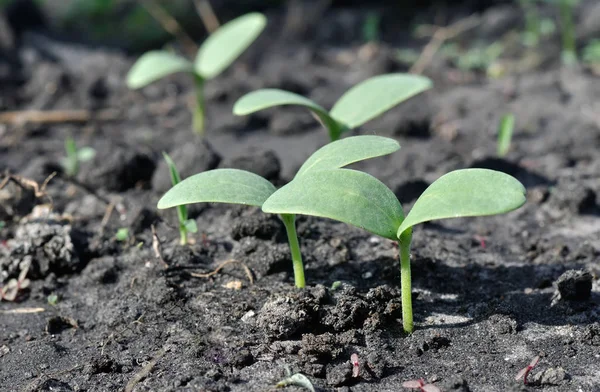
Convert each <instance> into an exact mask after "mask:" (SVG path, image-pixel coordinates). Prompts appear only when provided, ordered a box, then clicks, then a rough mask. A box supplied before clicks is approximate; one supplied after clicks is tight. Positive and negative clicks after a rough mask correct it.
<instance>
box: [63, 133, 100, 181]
mask: <svg viewBox="0 0 600 392" xmlns="http://www.w3.org/2000/svg"><path fill="white" fill-rule="evenodd" d="M65 153H66V156H65V157H64V158H63V159H62V160H61V166H62V167H63V170H64V172H65V174H66V175H67V176H68V177H75V176H76V175H77V173H79V164H80V163H81V162H87V161H90V160H92V159H93V158H94V156H96V150H94V149H93V148H91V147H82V148H79V149H78V148H77V144H76V143H75V139H73V138H72V137H71V136H69V137H67V138H66V139H65Z"/></svg>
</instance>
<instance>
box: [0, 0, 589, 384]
mask: <svg viewBox="0 0 600 392" xmlns="http://www.w3.org/2000/svg"><path fill="white" fill-rule="evenodd" d="M597 8H598V7H597V4H596V3H595V2H593V1H590V2H582V4H581V5H580V8H579V16H578V17H579V18H587V19H586V23H582V26H586V28H587V29H588V30H586V31H590V30H589V29H590V26H591V28H592V31H599V29H600V17H598V19H596V21H597V22H598V24H596V25H595V26H596V30H593V27H594V25H593V23H592V22H590V21H589V18H590V17H589V15H592V14H593V10H595V9H597ZM364 12H365V10H364V9H357V8H348V9H344V8H333V9H331V10H329V11H327V12H326V13H324V15H323V16H322V18H323V19H322V20H321V22H322V23H318V27H315V30H314V31H311V32H310V33H309V34H306V32H292V33H290V34H289V35H286V36H282V35H281V34H280V31H281V30H280V29H281V28H282V27H281V26H282V25H283V23H284V22H283V21H284V14H283V13H282V12H281V10H278V9H274V10H272V11H271V13H268V15H269V18H270V20H271V21H272V23H271V24H270V26H269V29H268V31H267V32H266V33H265V34H263V35H262V37H261V38H260V40H259V41H258V42H257V43H256V44H255V45H253V46H252V47H251V49H250V50H249V51H248V52H247V53H246V54H244V56H243V57H242V58H241V59H240V60H239V61H238V62H236V64H235V66H233V67H232V68H231V69H230V70H228V71H227V72H226V73H225V74H224V75H223V76H221V77H219V78H218V79H216V80H214V81H211V82H210V83H207V86H206V97H207V102H208V119H207V129H208V131H207V135H206V138H205V139H203V140H201V139H200V138H198V137H197V136H195V135H194V134H193V133H192V132H191V115H190V111H189V110H188V106H189V102H190V101H191V98H192V96H191V94H192V91H191V83H190V81H189V80H188V79H187V78H186V76H185V75H176V76H173V77H170V78H168V79H166V80H163V81H161V82H158V83H155V84H153V85H151V86H149V87H147V88H144V89H143V90H141V91H129V90H128V89H127V88H126V87H125V85H124V78H125V75H126V72H127V70H128V69H129V67H130V66H131V64H132V63H133V61H134V60H135V56H130V55H126V54H124V53H123V52H121V51H120V50H116V49H110V48H98V47H90V46H85V45H74V44H70V43H66V42H61V41H55V40H51V39H48V38H47V37H44V36H42V35H39V34H37V35H36V34H33V33H30V34H25V35H24V36H23V37H22V39H21V40H20V41H18V42H15V43H14V46H13V47H12V48H8V49H7V48H4V50H5V53H7V52H6V51H11V52H10V53H13V54H15V55H16V56H17V57H15V58H13V61H11V62H8V61H4V60H2V61H0V70H1V74H0V84H1V85H2V90H1V91H0V108H1V109H2V110H25V109H38V110H67V109H86V110H89V111H90V112H91V113H93V114H98V116H95V115H94V116H93V118H92V119H91V120H90V121H86V122H84V123H77V122H69V121H62V122H58V123H47V122H46V123H38V124H36V123H34V122H26V123H17V124H10V125H1V126H0V169H1V170H2V172H4V171H6V170H8V171H9V172H10V173H13V174H18V175H20V176H23V177H25V178H27V179H31V180H34V181H37V182H38V183H39V184H40V185H41V183H42V182H43V181H44V179H45V178H46V177H47V176H48V175H49V174H50V173H52V172H53V171H56V170H59V174H58V175H57V176H55V177H54V178H52V179H51V180H50V181H49V183H48V185H47V187H46V188H45V190H44V189H42V190H41V191H40V192H38V194H37V195H36V194H34V192H33V191H32V190H31V189H29V188H27V189H21V188H20V187H19V186H17V185H16V184H15V183H14V182H10V183H9V184H8V185H6V186H5V187H4V188H3V189H2V190H0V200H1V204H0V221H2V222H3V227H2V228H1V229H0V239H1V242H0V282H2V283H3V284H7V282H8V280H9V279H11V278H16V277H17V276H18V275H19V272H20V268H21V267H22V265H23V264H25V263H30V265H31V266H30V269H29V272H28V275H27V277H28V278H29V279H30V280H31V284H30V286H29V288H27V289H25V290H22V291H21V292H20V293H19V296H18V297H17V299H16V300H15V301H14V302H8V301H4V302H1V303H0V390H2V391H121V390H128V391H270V390H274V389H275V385H276V384H277V383H278V382H279V381H281V380H282V379H284V378H286V377H287V376H286V373H287V372H291V373H302V374H303V375H305V376H306V377H307V378H308V379H309V380H310V381H311V382H312V384H313V385H314V387H315V390H318V391H345V392H349V391H365V392H373V391H378V392H384V391H400V390H403V388H402V386H401V385H402V383H403V382H404V381H407V380H413V379H419V378H423V379H425V380H426V381H427V382H429V383H433V384H434V385H436V386H438V387H439V388H440V389H441V390H442V391H527V390H542V391H600V282H599V280H598V276H599V275H600V198H599V195H600V117H599V113H600V107H599V106H598V102H597V99H598V97H600V82H599V80H598V77H597V76H595V75H593V73H592V72H591V71H590V70H589V69H587V68H585V67H582V66H579V67H573V68H564V67H561V66H560V62H559V61H560V60H559V59H560V56H559V54H558V51H557V50H558V49H557V47H556V45H555V44H554V43H553V42H555V41H556V39H557V38H556V37H555V40H554V41H553V40H548V41H547V42H545V43H543V44H542V45H541V47H540V48H539V51H540V52H543V53H545V54H546V55H547V56H548V59H550V60H546V61H545V62H544V63H543V64H542V65H541V66H539V67H536V68H534V69H528V70H525V71H522V72H509V73H507V74H506V75H505V76H504V77H502V78H499V79H489V78H487V77H485V75H483V74H482V73H481V72H477V71H469V72H461V71H458V70H457V69H456V68H454V67H453V65H452V64H450V63H449V62H448V61H446V60H445V59H444V58H441V57H440V56H437V57H435V58H434V60H433V62H432V63H431V64H430V66H429V67H428V68H427V71H426V74H427V75H428V76H430V77H431V78H432V79H433V80H434V83H435V86H436V87H435V88H434V89H433V90H432V91H429V92H427V93H425V94H422V95H420V96H418V97H416V98H414V99H412V100H410V101H409V102H406V103H405V104H403V105H401V106H399V107H398V108H395V109H393V110H391V111H390V112H388V113H387V114H385V115H383V116H382V117H380V118H378V119H376V120H374V121H372V122H371V123H370V124H367V125H365V126H364V127H362V129H360V130H358V131H356V132H353V133H354V134H372V133H376V134H380V135H384V136H389V137H394V138H396V139H397V140H399V141H400V143H401V145H402V149H401V150H400V151H399V152H397V153H395V154H392V155H390V156H387V157H382V158H378V159H374V160H370V161H367V162H363V163H361V164H359V165H356V167H357V168H359V169H361V170H365V171H367V172H369V173H371V174H373V175H375V176H376V177H378V178H379V179H381V180H382V181H383V182H384V183H386V184H387V185H388V186H390V187H391V189H393V190H394V191H395V192H396V193H397V195H398V197H399V199H400V200H401V202H402V203H403V204H404V205H405V207H406V208H407V209H410V206H411V204H412V203H413V202H414V200H415V199H416V198H417V197H418V195H419V194H420V193H421V192H422V191H423V189H424V188H425V187H426V186H427V185H428V184H430V183H431V182H432V181H433V180H435V179H436V178H437V177H439V176H441V175H442V174H444V173H446V172H448V171H450V170H454V169H458V168H466V167H487V168H493V169H496V170H503V171H505V172H507V173H509V174H512V175H514V176H515V177H516V178H518V179H519V180H520V181H521V182H522V183H523V184H524V185H525V186H526V188H527V199H528V201H527V203H526V204H525V206H524V207H522V208H521V209H519V210H517V211H514V212H511V213H509V214H506V215H501V216H494V217H485V218H472V219H454V220H444V221H439V222H434V223H430V224H425V225H421V226H419V227H417V228H416V229H415V233H414V242H413V249H412V268H413V286H414V288H413V295H414V311H415V322H416V330H415V332H414V333H413V334H412V335H410V336H408V335H406V334H404V333H403V332H402V327H401V325H402V324H401V309H400V292H399V265H398V259H397V247H396V246H395V244H394V243H392V242H390V241H388V240H384V239H381V238H378V237H374V236H372V235H370V234H368V233H366V232H364V231H362V230H360V229H357V228H353V227H349V226H347V225H344V224H341V223H337V222H332V221H329V220H324V219H317V218H307V217H300V218H299V220H298V234H299V237H300V242H301V247H302V253H303V256H304V259H305V263H306V277H307V282H308V287H307V288H306V289H303V290H301V289H296V288H294V286H293V276H292V271H291V260H290V255H289V249H288V245H287V242H286V238H285V232H284V230H283V226H282V225H281V223H280V222H279V221H278V219H277V218H276V217H274V216H267V215H264V214H262V213H261V212H260V211H258V210H256V209H251V208H245V207H239V206H230V205H218V204H215V205H197V206H191V208H190V216H191V217H192V218H194V219H196V222H197V225H198V228H199V233H198V234H196V235H193V236H192V239H193V240H194V243H193V244H191V245H189V246H180V245H178V232H177V230H176V216H175V213H174V211H158V210H156V208H155V206H156V202H157V201H158V199H159V198H160V196H161V195H162V194H163V193H164V191H165V190H166V189H167V188H168V187H169V184H168V179H167V174H166V173H167V172H166V167H165V164H164V162H163V161H162V156H161V152H162V151H168V152H169V153H170V155H171V156H172V157H173V158H174V160H175V161H176V163H177V164H178V165H179V168H180V171H181V173H182V176H183V177H186V176H189V175H191V174H194V173H197V172H199V171H202V170H210V169H213V168H217V167H238V168H244V169H247V170H251V171H254V172H257V173H259V174H261V175H263V176H266V177H267V178H269V179H270V180H271V181H273V183H275V184H277V185H282V184H284V183H286V182H287V181H289V180H290V179H291V178H292V177H293V175H294V173H295V171H296V170H297V169H298V167H299V166H300V165H301V163H302V162H303V160H304V159H306V157H308V156H309V155H310V154H311V153H312V152H314V151H315V150H316V149H317V148H318V147H319V146H321V145H323V144H325V143H326V142H327V140H326V132H324V131H323V130H322V129H320V128H319V125H318V124H317V123H316V122H315V121H314V120H313V119H312V117H311V116H310V115H308V114H307V113H306V112H305V111H303V110H297V109H293V108H283V109H277V110H270V111H267V112H263V113H258V114H256V115H253V116H249V117H236V116H233V115H232V114H231V107H232V105H233V102H235V100H236V99H237V98H238V97H240V96H241V95H242V94H244V93H245V92H248V91H251V90H253V89H257V88H262V87H279V88H284V89H288V90H292V91H295V92H297V93H301V94H305V95H307V96H309V97H311V98H313V99H315V100H316V101H318V102H320V103H321V104H322V105H324V106H325V107H329V106H331V105H332V104H333V102H335V100H336V98H337V97H339V96H340V95H341V93H343V92H344V91H345V90H346V89H348V88H349V87H350V86H352V85H353V84H355V83H357V82H359V81H361V80H363V79H365V78H367V77H370V76H373V75H376V74H380V73H383V72H397V71H406V69H407V67H406V66H405V65H403V64H402V63H400V62H398V61H397V60H396V57H395V54H396V50H397V48H398V46H399V45H400V44H404V43H408V44H411V45H414V46H415V47H419V48H421V47H422V44H423V43H425V42H426V41H425V42H424V41H416V40H414V39H412V38H410V35H409V34H408V32H407V31H404V33H403V34H404V35H402V34H401V32H400V30H399V28H395V27H394V25H393V22H392V24H387V25H384V28H383V31H384V36H383V41H382V42H381V43H379V44H367V45H365V44H362V43H360V42H359V41H360V36H359V33H356V32H357V31H360V25H361V24H360V23H361V20H362V19H361V18H362V17H363V16H364ZM461 12H464V9H459V10H457V11H456V14H452V13H451V15H455V16H456V18H459V17H461V15H462V14H461ZM424 15H429V14H427V13H424V14H422V15H421V14H419V16H418V18H421V19H418V18H416V19H415V20H427V19H424V18H425V16H424ZM506 15H509V16H510V15H512V16H515V15H516V16H520V11H519V9H518V8H516V6H514V5H497V6H494V7H492V8H488V9H487V10H485V11H484V12H483V13H482V14H481V16H482V18H483V19H482V21H481V23H480V25H479V27H477V28H475V30H474V32H472V34H468V36H470V37H479V36H500V35H501V34H504V32H505V31H504V30H502V29H503V28H504V29H509V28H513V27H514V26H513V27H511V26H512V25H511V24H514V22H511V23H509V25H508V26H507V25H506V24H504V25H501V26H500V27H498V26H499V25H498V24H496V25H494V23H495V22H498V21H499V20H505V21H506V20H509V21H512V19H511V18H510V17H508V18H507V17H506ZM596 15H598V12H596ZM502 18H504V19H502ZM430 21H431V20H430ZM498 23H499V22H498ZM385 26H388V27H387V30H386V28H385ZM390 26H391V27H390ZM494 26H496V27H494ZM493 28H496V30H495V31H494V30H493ZM396 30H398V31H396ZM584 33H585V32H584ZM486 34H487V35H486ZM401 37H404V38H401ZM468 38H469V37H466V38H465V39H468ZM402 40H403V41H402ZM419 45H420V46H419ZM15 59H18V61H17V60H15ZM106 109H110V110H112V112H111V113H109V115H110V116H113V118H111V119H107V118H100V117H99V116H100V110H106ZM506 112H512V113H514V114H515V116H516V119H517V127H516V130H515V137H514V139H513V143H512V148H511V151H510V153H509V154H508V155H507V156H506V157H504V158H498V157H496V154H495V148H496V143H495V135H496V125H497V124H498V121H499V119H500V117H501V116H502V115H503V114H504V113H506ZM103 115H104V116H106V112H104V114H103ZM69 135H73V136H74V137H75V139H76V141H77V143H78V145H79V146H91V147H93V148H94V149H95V150H96V152H97V154H96V157H95V158H94V159H93V161H91V162H86V163H83V164H82V167H81V170H80V172H79V174H78V175H77V178H76V179H68V178H66V177H65V176H64V175H62V174H60V165H59V162H60V159H61V157H62V156H63V155H64V147H63V143H64V140H65V138H66V137H67V136H69ZM50 202H51V204H52V209H50V208H48V207H47V204H48V203H50ZM107 202H108V203H109V204H110V205H108V204H107ZM115 205H116V206H123V209H120V208H114V209H113V208H112V207H114V206H115ZM111 210H112V213H111ZM152 226H154V227H155V229H156V232H157V236H158V238H159V239H160V243H161V247H160V254H161V258H162V260H161V258H157V257H156V256H155V253H154V250H153V234H152ZM122 227H124V228H127V229H128V232H129V239H128V240H126V241H118V240H117V239H116V237H115V233H116V232H117V230H118V229H119V228H122ZM227 260H236V261H237V262H231V263H228V264H226V265H224V266H223V267H222V269H220V270H219V271H218V272H217V273H214V274H211V275H210V276H208V277H197V276H193V275H192V274H207V273H209V272H211V271H213V270H215V269H216V268H217V267H219V266H220V265H222V264H223V263H224V262H225V261H227ZM247 270H249V271H250V275H248V272H247ZM336 282H339V283H336ZM354 353H356V354H358V358H359V375H358V377H353V375H352V371H353V364H352V363H351V361H350V357H351V355H352V354H354ZM538 355H539V356H540V357H541V359H540V362H539V364H538V365H537V366H536V367H535V368H534V369H533V370H532V371H531V373H530V375H529V377H528V381H529V383H528V384H527V385H524V384H523V381H522V380H520V381H516V380H515V376H516V375H517V373H518V372H519V370H520V369H522V368H524V367H525V366H527V364H528V363H530V361H531V360H532V359H533V358H534V357H536V356H538ZM285 390H287V391H300V390H301V389H300V388H299V387H295V386H288V387H286V389H285Z"/></svg>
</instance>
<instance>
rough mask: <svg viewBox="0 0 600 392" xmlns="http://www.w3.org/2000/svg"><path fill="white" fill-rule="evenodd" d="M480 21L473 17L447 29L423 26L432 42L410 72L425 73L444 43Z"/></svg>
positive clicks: (426, 46)
mask: <svg viewBox="0 0 600 392" xmlns="http://www.w3.org/2000/svg"><path fill="white" fill-rule="evenodd" d="M479 21H480V20H479V17H478V16H476V15H471V16H469V17H468V18H466V19H461V20H459V21H457V22H455V23H453V24H451V25H450V26H447V27H439V26H423V27H422V29H425V30H428V31H425V32H424V34H426V35H431V40H430V41H429V43H428V44H427V45H425V48H423V51H422V52H421V55H420V56H419V58H418V59H417V61H415V63H414V64H413V66H412V67H411V68H410V71H409V72H411V73H415V74H421V73H423V71H424V70H425V68H427V66H428V65H429V63H430V62H431V60H432V59H433V56H434V55H435V54H436V53H437V52H438V50H440V48H441V47H442V45H443V44H444V42H446V41H447V40H449V39H452V38H454V37H456V36H457V35H460V34H462V33H464V32H465V31H467V30H470V29H472V28H473V27H475V26H477V25H478V24H479Z"/></svg>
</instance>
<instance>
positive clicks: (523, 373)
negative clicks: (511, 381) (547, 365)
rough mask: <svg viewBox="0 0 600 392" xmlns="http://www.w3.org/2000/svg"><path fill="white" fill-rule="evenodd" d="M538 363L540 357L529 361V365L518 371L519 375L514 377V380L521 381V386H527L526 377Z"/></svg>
mask: <svg viewBox="0 0 600 392" xmlns="http://www.w3.org/2000/svg"><path fill="white" fill-rule="evenodd" d="M539 361H540V356H539V355H538V356H536V357H535V358H533V359H532V360H531V362H530V363H529V365H527V366H525V367H524V368H523V369H521V370H520V371H519V373H517V375H516V376H515V380H516V381H519V380H520V379H523V384H525V385H527V376H528V375H529V372H531V370H533V368H534V367H536V365H537V364H538V362H539Z"/></svg>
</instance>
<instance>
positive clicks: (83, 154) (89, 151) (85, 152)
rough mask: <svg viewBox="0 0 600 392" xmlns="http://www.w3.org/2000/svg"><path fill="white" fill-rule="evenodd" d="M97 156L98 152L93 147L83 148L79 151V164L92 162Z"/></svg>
mask: <svg viewBox="0 0 600 392" xmlns="http://www.w3.org/2000/svg"><path fill="white" fill-rule="evenodd" d="M95 156H96V150H94V149H93V148H92V147H82V148H80V149H79V150H77V159H78V160H79V162H87V161H91V160H92V159H94V157H95Z"/></svg>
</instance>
